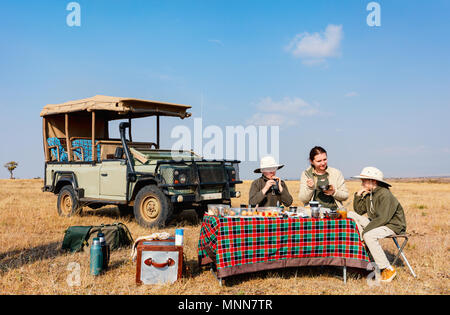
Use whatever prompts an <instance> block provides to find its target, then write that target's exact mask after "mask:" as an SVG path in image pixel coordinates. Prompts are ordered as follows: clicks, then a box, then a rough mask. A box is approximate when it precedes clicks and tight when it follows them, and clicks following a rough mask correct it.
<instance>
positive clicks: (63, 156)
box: [47, 137, 68, 162]
mask: <svg viewBox="0 0 450 315" xmlns="http://www.w3.org/2000/svg"><path fill="white" fill-rule="evenodd" d="M47 143H48V146H49V149H50V152H51V154H52V157H53V159H54V160H56V161H59V162H67V161H68V156H67V152H66V149H64V147H63V145H62V144H61V140H60V139H59V138H56V137H52V138H48V139H47Z"/></svg>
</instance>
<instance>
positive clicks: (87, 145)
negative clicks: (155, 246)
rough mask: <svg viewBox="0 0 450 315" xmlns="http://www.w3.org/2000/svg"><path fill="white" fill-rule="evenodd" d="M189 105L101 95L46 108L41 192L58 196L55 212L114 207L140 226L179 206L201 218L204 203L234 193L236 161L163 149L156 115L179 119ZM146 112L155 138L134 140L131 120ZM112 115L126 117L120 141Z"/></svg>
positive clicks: (159, 222) (164, 219) (161, 221)
mask: <svg viewBox="0 0 450 315" xmlns="http://www.w3.org/2000/svg"><path fill="white" fill-rule="evenodd" d="M189 108H191V107H190V106H186V105H180V104H170V103H163V102H156V101H148V100H139V99H131V98H120V97H110V96H102V95H97V96H94V97H91V98H86V99H81V100H76V101H70V102H66V103H63V104H57V105H47V106H45V107H44V108H43V110H42V112H41V117H42V118H43V143H44V152H45V173H44V187H43V191H47V192H52V193H54V194H57V195H58V201H57V209H58V213H59V215H61V216H72V215H76V214H79V213H80V212H81V210H82V208H83V207H84V206H87V207H90V208H91V209H98V208H101V207H103V206H105V205H116V206H117V207H118V208H119V210H120V211H121V212H122V213H127V212H128V213H130V212H131V213H134V216H135V218H136V220H137V221H138V222H139V224H140V225H142V226H144V227H147V228H150V227H162V226H164V225H165V224H166V223H168V221H169V220H170V219H172V218H173V217H174V216H176V215H177V214H179V213H180V212H181V211H183V210H184V209H195V210H196V212H197V214H198V215H199V216H200V217H201V216H202V215H203V214H204V212H205V210H207V205H208V204H210V203H228V204H229V203H230V202H231V198H233V197H239V196H240V192H238V191H236V184H239V183H242V182H241V181H240V180H239V166H238V165H239V163H240V161H229V160H205V159H202V158H201V157H200V156H198V155H197V154H195V153H194V152H192V151H176V152H174V151H171V150H162V149H160V147H159V144H160V128H159V127H160V126H159V125H160V116H172V117H179V118H181V119H184V118H187V117H190V116H191V114H190V113H188V112H187V110H188V109H189ZM149 116H156V142H134V141H132V132H131V130H132V120H133V119H137V118H143V117H149ZM114 120H124V121H123V122H120V125H119V133H120V139H112V138H110V137H109V122H110V121H114Z"/></svg>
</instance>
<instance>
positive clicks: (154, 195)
mask: <svg viewBox="0 0 450 315" xmlns="http://www.w3.org/2000/svg"><path fill="white" fill-rule="evenodd" d="M133 212H134V217H135V218H136V220H137V221H138V223H139V225H141V226H143V227H146V228H154V227H163V226H165V224H166V223H167V220H168V219H169V218H170V217H171V216H172V212H173V205H172V202H171V201H170V200H169V199H168V198H167V197H166V195H164V193H163V192H162V191H161V189H159V188H158V187H156V186H154V185H149V186H145V187H144V188H142V189H141V190H140V191H139V192H138V194H137V195H136V199H135V201H134V209H133Z"/></svg>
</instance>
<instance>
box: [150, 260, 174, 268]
mask: <svg viewBox="0 0 450 315" xmlns="http://www.w3.org/2000/svg"><path fill="white" fill-rule="evenodd" d="M144 264H146V265H147V266H153V267H156V268H164V267H166V266H169V267H170V266H173V265H175V260H173V259H172V258H168V259H167V261H166V262H165V263H162V264H159V263H157V262H154V261H153V260H152V259H151V258H148V259H146V260H145V261H144Z"/></svg>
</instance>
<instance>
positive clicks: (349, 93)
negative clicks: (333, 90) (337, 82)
mask: <svg viewBox="0 0 450 315" xmlns="http://www.w3.org/2000/svg"><path fill="white" fill-rule="evenodd" d="M358 95H359V94H358V93H357V92H355V91H352V92H348V93H347V94H345V97H355V96H358Z"/></svg>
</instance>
